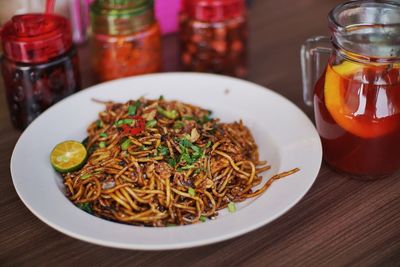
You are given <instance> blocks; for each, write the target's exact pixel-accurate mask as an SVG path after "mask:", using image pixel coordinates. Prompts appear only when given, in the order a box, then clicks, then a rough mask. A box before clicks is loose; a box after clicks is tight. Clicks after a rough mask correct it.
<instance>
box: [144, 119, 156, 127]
mask: <svg viewBox="0 0 400 267" xmlns="http://www.w3.org/2000/svg"><path fill="white" fill-rule="evenodd" d="M156 124H157V121H156V120H150V121H148V122H146V128H152V127H154V126H156Z"/></svg>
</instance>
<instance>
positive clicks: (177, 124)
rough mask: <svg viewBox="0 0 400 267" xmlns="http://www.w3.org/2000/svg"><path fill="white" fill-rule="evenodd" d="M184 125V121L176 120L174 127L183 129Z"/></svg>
mask: <svg viewBox="0 0 400 267" xmlns="http://www.w3.org/2000/svg"><path fill="white" fill-rule="evenodd" d="M183 126H185V124H184V123H183V122H181V121H176V122H175V123H174V126H173V128H174V129H182V128H183Z"/></svg>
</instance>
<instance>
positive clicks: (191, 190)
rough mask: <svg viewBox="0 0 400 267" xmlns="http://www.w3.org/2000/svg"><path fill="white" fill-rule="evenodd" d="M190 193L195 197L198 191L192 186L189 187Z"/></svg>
mask: <svg viewBox="0 0 400 267" xmlns="http://www.w3.org/2000/svg"><path fill="white" fill-rule="evenodd" d="M188 193H189V195H191V196H192V197H194V196H195V195H196V191H195V190H194V189H193V188H191V187H189V188H188Z"/></svg>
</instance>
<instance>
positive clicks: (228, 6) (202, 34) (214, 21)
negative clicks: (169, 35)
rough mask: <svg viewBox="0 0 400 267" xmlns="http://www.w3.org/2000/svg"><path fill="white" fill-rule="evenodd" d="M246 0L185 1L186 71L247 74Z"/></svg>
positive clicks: (183, 52) (183, 58) (182, 19)
mask: <svg viewBox="0 0 400 267" xmlns="http://www.w3.org/2000/svg"><path fill="white" fill-rule="evenodd" d="M246 24H247V23H246V6H245V1H244V0H183V2H182V11H181V13H180V19H179V36H180V46H181V52H180V58H181V62H182V65H183V67H184V69H185V70H188V71H200V72H212V73H220V74H225V75H231V76H236V77H241V78H243V77H245V76H246V75H247V64H246V60H247V56H246V50H247V26H246Z"/></svg>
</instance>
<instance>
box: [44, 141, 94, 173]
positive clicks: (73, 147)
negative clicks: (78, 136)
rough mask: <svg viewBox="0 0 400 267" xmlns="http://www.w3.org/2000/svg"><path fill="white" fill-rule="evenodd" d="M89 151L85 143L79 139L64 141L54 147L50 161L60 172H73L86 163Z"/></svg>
mask: <svg viewBox="0 0 400 267" xmlns="http://www.w3.org/2000/svg"><path fill="white" fill-rule="evenodd" d="M86 157H87V151H86V148H85V146H84V145H82V144H81V143H80V142H77V141H64V142H61V143H59V144H58V145H56V146H55V147H54V148H53V151H51V154H50V162H51V165H52V166H53V168H54V169H55V170H56V171H58V172H60V173H67V172H73V171H76V170H78V169H79V168H81V167H82V166H83V164H85V161H86Z"/></svg>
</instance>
